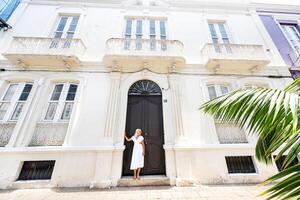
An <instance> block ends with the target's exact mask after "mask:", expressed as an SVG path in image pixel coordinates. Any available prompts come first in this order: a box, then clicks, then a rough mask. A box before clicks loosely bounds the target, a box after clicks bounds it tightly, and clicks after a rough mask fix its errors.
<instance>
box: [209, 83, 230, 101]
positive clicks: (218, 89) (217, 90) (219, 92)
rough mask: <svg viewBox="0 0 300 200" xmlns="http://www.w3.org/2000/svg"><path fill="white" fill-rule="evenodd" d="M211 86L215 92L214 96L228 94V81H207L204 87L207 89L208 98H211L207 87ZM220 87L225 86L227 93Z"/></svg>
mask: <svg viewBox="0 0 300 200" xmlns="http://www.w3.org/2000/svg"><path fill="white" fill-rule="evenodd" d="M211 86H213V87H214V90H215V93H216V97H215V98H217V97H220V96H222V95H225V94H228V93H230V91H231V87H230V84H229V83H207V84H206V89H207V94H208V99H210V100H212V99H211V97H210V95H209V87H211ZM221 87H226V88H227V90H228V92H227V93H223V92H222V89H221Z"/></svg>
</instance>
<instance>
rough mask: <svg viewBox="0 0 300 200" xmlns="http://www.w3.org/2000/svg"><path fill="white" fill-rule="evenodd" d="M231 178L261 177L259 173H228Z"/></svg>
mask: <svg viewBox="0 0 300 200" xmlns="http://www.w3.org/2000/svg"><path fill="white" fill-rule="evenodd" d="M227 175H228V176H231V177H240V176H259V174H258V173H227Z"/></svg>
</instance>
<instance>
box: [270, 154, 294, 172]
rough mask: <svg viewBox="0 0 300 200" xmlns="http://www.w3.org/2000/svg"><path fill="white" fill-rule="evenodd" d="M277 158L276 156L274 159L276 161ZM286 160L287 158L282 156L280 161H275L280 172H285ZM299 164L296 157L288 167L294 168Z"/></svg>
mask: <svg viewBox="0 0 300 200" xmlns="http://www.w3.org/2000/svg"><path fill="white" fill-rule="evenodd" d="M275 157H276V156H274V159H275ZM285 158H286V156H281V157H280V158H279V159H278V160H275V164H276V167H277V169H278V171H280V172H281V171H282V170H283V163H284V160H285ZM298 163H299V160H298V158H297V157H296V158H295V159H294V160H293V161H292V162H291V163H290V164H289V165H288V166H287V167H292V166H294V165H296V164H298Z"/></svg>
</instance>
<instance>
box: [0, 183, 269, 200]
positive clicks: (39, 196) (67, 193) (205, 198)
mask: <svg viewBox="0 0 300 200" xmlns="http://www.w3.org/2000/svg"><path fill="white" fill-rule="evenodd" d="M264 189H266V188H264V187H260V186H257V185H201V186H195V187H167V186H163V187H119V188H112V189H102V190H101V189H93V190H90V189H87V188H61V189H22V190H21V189H19V190H0V199H1V200H19V199H20V200H94V199H99V200H111V199H118V200H119V199H120V200H124V199H133V200H144V199H199V200H221V199H222V200H233V199H238V200H246V199H248V200H250V199H263V198H262V197H257V195H258V194H259V193H260V192H261V191H263V190H264Z"/></svg>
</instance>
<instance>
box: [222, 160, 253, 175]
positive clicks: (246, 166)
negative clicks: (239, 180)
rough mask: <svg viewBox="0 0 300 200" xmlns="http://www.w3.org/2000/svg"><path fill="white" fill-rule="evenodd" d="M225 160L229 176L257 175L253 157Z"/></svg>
mask: <svg viewBox="0 0 300 200" xmlns="http://www.w3.org/2000/svg"><path fill="white" fill-rule="evenodd" d="M225 160H226V164H227V169H228V173H229V174H235V173H256V170H255V167H254V163H253V160H252V157H251V156H226V157H225Z"/></svg>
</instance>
